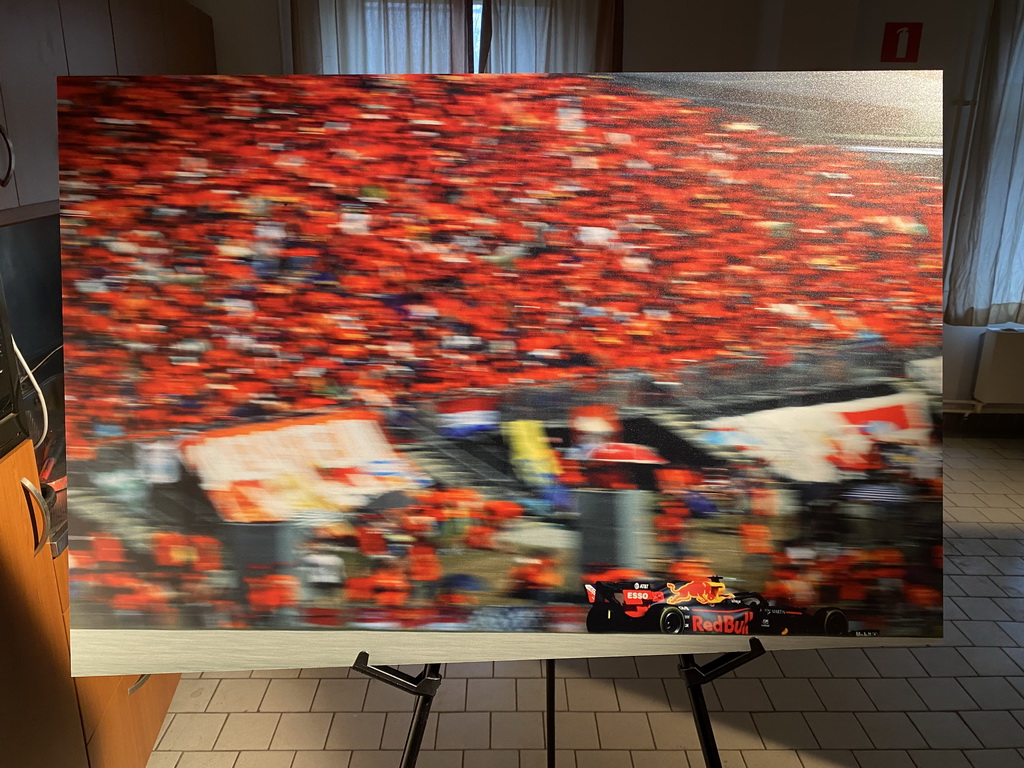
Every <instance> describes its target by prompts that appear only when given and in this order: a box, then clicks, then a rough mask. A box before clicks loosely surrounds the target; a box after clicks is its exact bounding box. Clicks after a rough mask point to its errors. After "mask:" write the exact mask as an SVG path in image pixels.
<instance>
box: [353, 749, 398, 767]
mask: <svg viewBox="0 0 1024 768" xmlns="http://www.w3.org/2000/svg"><path fill="white" fill-rule="evenodd" d="M401 761H402V753H401V752H400V751H398V750H395V749H392V750H389V751H374V752H353V753H352V755H351V757H350V758H349V763H348V768H399V764H400V763H401Z"/></svg>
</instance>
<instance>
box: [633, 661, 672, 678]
mask: <svg viewBox="0 0 1024 768" xmlns="http://www.w3.org/2000/svg"><path fill="white" fill-rule="evenodd" d="M634 661H635V662H636V673H637V675H638V676H639V677H658V678H661V677H679V657H678V656H637V657H636V659H634Z"/></svg>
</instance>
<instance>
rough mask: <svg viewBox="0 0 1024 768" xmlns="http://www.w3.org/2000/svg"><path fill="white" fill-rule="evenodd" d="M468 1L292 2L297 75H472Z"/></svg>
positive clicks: (470, 4) (327, 0)
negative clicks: (458, 73)
mask: <svg viewBox="0 0 1024 768" xmlns="http://www.w3.org/2000/svg"><path fill="white" fill-rule="evenodd" d="M471 18H472V2H471V0H293V2H292V36H293V55H294V58H295V71H296V72H299V73H304V74H325V75H345V74H358V75H385V74H450V73H453V72H472V71H473V49H472V36H471V30H472V26H471Z"/></svg>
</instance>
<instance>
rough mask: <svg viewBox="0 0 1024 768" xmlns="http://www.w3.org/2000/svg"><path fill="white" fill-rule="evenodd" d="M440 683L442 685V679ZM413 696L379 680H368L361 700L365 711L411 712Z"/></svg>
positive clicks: (413, 702) (413, 701)
mask: <svg viewBox="0 0 1024 768" xmlns="http://www.w3.org/2000/svg"><path fill="white" fill-rule="evenodd" d="M441 685H444V681H443V680H442V682H441ZM414 704H415V700H414V697H412V696H410V695H409V694H408V692H406V691H403V690H401V689H400V688H395V687H394V686H391V685H388V684H387V683H385V682H382V681H380V680H370V682H369V685H368V686H367V688H366V698H365V699H364V700H363V710H364V711H365V712H412V708H413V705H414Z"/></svg>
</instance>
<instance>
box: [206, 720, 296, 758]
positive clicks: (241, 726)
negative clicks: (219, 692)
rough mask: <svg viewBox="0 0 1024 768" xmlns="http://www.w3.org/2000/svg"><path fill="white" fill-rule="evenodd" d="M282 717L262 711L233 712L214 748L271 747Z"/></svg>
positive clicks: (253, 748) (252, 748)
mask: <svg viewBox="0 0 1024 768" xmlns="http://www.w3.org/2000/svg"><path fill="white" fill-rule="evenodd" d="M280 717H281V716H280V715H278V714H269V713H262V712H232V713H231V714H230V715H228V719H227V722H225V723H224V727H223V728H221V731H220V736H218V737H217V744H216V746H215V747H214V749H233V750H257V749H269V748H270V740H271V739H272V738H273V736H274V730H275V729H276V728H277V722H278V720H279V719H280Z"/></svg>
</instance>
